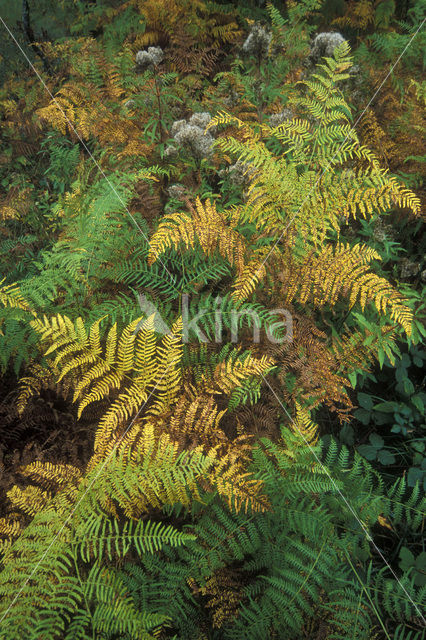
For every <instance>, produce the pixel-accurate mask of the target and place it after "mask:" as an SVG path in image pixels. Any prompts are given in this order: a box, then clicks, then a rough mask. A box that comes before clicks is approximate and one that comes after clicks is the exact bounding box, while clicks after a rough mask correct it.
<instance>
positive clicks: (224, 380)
mask: <svg viewBox="0 0 426 640" xmlns="http://www.w3.org/2000/svg"><path fill="white" fill-rule="evenodd" d="M273 364H274V361H273V359H272V358H270V357H268V356H262V357H261V358H254V357H253V356H251V355H250V354H249V355H247V356H246V357H245V358H244V360H232V359H230V360H227V361H225V362H220V363H219V364H218V365H217V366H216V368H215V370H214V371H213V374H212V375H211V377H210V376H206V375H203V376H202V380H203V383H204V385H203V386H204V387H205V389H206V391H207V392H209V393H231V392H232V391H233V390H234V389H235V388H236V387H238V386H240V385H241V382H243V380H247V378H250V377H251V376H263V375H264V374H265V373H266V372H267V370H268V369H270V368H271V367H272V366H273Z"/></svg>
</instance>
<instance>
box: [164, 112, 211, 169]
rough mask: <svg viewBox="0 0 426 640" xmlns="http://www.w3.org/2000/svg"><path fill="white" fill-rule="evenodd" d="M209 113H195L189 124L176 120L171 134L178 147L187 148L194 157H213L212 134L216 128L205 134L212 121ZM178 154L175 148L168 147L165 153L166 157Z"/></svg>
mask: <svg viewBox="0 0 426 640" xmlns="http://www.w3.org/2000/svg"><path fill="white" fill-rule="evenodd" d="M211 119H212V118H211V115H210V114H209V113H208V112H204V113H194V115H192V116H191V117H190V119H189V121H188V122H187V121H186V120H176V122H174V123H173V125H172V128H171V130H170V133H171V135H172V137H173V138H174V140H175V141H176V142H177V144H178V145H180V146H182V147H185V148H186V149H187V150H188V151H189V152H190V153H191V154H192V155H193V156H194V157H196V158H198V159H201V158H208V157H209V156H211V155H212V153H213V150H212V144H213V142H214V138H213V136H212V133H213V132H214V131H215V130H216V127H212V128H211V129H210V130H209V131H207V132H206V133H204V130H205V128H206V126H207V125H208V124H209V122H210V120H211ZM176 153H177V149H176V147H174V146H170V147H168V149H166V151H165V155H166V157H170V156H173V155H175V154H176Z"/></svg>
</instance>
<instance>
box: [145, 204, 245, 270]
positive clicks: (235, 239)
mask: <svg viewBox="0 0 426 640" xmlns="http://www.w3.org/2000/svg"><path fill="white" fill-rule="evenodd" d="M191 213H192V216H189V215H188V214H185V213H174V214H171V215H168V216H167V217H166V219H165V220H164V221H162V222H161V223H160V225H159V227H158V229H157V231H156V232H155V233H154V235H153V236H152V238H151V241H150V251H149V255H148V264H153V263H154V262H155V261H156V260H157V259H158V257H159V256H160V255H161V254H163V253H164V252H165V251H166V250H167V249H168V248H170V247H173V248H174V249H177V248H178V247H179V245H180V244H183V245H184V246H185V247H186V248H191V249H193V248H194V246H195V239H196V238H197V239H198V241H199V244H200V247H201V249H202V250H203V251H204V253H205V254H206V255H208V256H211V255H213V254H214V253H215V252H216V251H218V252H219V253H220V255H221V256H222V257H223V258H226V259H227V260H228V261H229V262H230V264H232V265H235V266H236V268H237V271H238V272H241V271H242V269H243V267H244V254H245V252H246V242H245V239H244V238H243V236H242V235H241V234H239V233H238V232H237V231H236V230H235V229H234V228H232V227H230V226H229V225H228V224H227V219H226V217H225V214H224V213H221V212H218V211H217V209H216V205H215V203H214V202H213V203H211V202H210V201H209V200H206V202H205V203H204V204H202V202H201V200H200V199H199V198H198V197H197V198H196V208H195V209H194V208H191Z"/></svg>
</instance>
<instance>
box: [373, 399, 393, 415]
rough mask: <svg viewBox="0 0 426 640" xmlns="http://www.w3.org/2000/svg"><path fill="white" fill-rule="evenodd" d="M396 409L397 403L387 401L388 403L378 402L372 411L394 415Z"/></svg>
mask: <svg viewBox="0 0 426 640" xmlns="http://www.w3.org/2000/svg"><path fill="white" fill-rule="evenodd" d="M398 407H399V404H398V402H394V401H392V400H389V401H388V402H379V403H378V404H375V405H374V407H373V409H374V410H375V411H381V412H382V413H395V411H397V410H398Z"/></svg>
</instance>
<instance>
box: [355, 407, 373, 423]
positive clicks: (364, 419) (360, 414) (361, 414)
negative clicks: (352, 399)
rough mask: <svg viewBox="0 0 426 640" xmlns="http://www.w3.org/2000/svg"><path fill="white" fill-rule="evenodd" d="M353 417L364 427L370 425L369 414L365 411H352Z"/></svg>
mask: <svg viewBox="0 0 426 640" xmlns="http://www.w3.org/2000/svg"><path fill="white" fill-rule="evenodd" d="M354 417H355V418H356V419H357V420H359V421H360V422H361V423H362V424H364V425H367V424H370V420H371V413H370V412H369V411H367V410H366V409H357V410H356V411H354Z"/></svg>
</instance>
